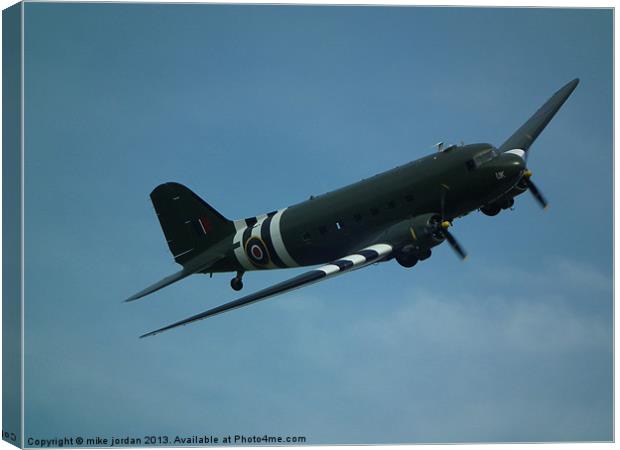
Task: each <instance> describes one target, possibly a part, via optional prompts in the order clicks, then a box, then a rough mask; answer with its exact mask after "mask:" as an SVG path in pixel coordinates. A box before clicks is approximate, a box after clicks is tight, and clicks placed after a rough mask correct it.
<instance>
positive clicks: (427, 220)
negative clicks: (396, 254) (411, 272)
mask: <svg viewBox="0 0 620 450" xmlns="http://www.w3.org/2000/svg"><path fill="white" fill-rule="evenodd" d="M384 239H385V241H387V242H388V243H390V244H391V245H392V246H393V247H394V248H395V249H406V251H407V252H408V253H415V254H418V255H424V254H426V253H427V251H428V250H430V249H431V248H432V247H435V246H436V245H439V244H441V243H442V242H443V241H444V239H445V237H444V235H443V233H442V232H441V217H439V215H438V214H422V215H419V216H416V217H412V218H411V219H405V220H403V221H402V222H398V223H396V224H394V225H392V226H391V227H390V228H389V229H388V230H387V231H386V233H385V235H384Z"/></svg>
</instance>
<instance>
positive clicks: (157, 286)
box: [125, 270, 194, 302]
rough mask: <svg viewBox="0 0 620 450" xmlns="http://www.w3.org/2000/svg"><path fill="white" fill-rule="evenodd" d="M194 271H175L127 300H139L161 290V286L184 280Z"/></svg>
mask: <svg viewBox="0 0 620 450" xmlns="http://www.w3.org/2000/svg"><path fill="white" fill-rule="evenodd" d="M192 273H194V272H190V271H189V270H180V271H179V272H177V273H173V274H172V275H169V276H167V277H166V278H162V279H161V280H159V281H158V282H157V283H153V284H152V285H150V286H149V287H147V288H146V289H142V290H141V291H140V292H138V293H137V294H134V295H132V296H131V297H129V298H128V299H127V300H125V301H126V302H132V301H134V300H138V299H139V298H142V297H144V296H145V295H149V294H152V293H153V292H155V291H159V290H160V289H161V288H165V287H166V286H169V285H171V284H172V283H174V282H176V281H179V280H182V279H183V278H185V277H189V276H190V275H191V274H192Z"/></svg>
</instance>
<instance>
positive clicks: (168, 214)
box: [151, 183, 235, 265]
mask: <svg viewBox="0 0 620 450" xmlns="http://www.w3.org/2000/svg"><path fill="white" fill-rule="evenodd" d="M151 201H152V202H153V207H154V208H155V212H156V213H157V218H158V219H159V223H160V224H161V228H162V230H163V231H164V235H165V236H166V240H167V242H168V247H169V248H170V252H171V253H172V256H173V257H174V260H175V261H176V262H178V263H179V264H181V265H185V263H187V262H188V261H189V260H190V259H192V258H193V257H195V256H197V255H198V254H200V253H201V252H203V251H204V250H206V249H207V248H209V247H210V246H212V245H214V244H216V243H217V242H219V241H221V240H222V239H224V238H225V237H226V236H227V235H229V234H231V233H233V232H234V230H235V227H234V225H233V222H231V221H230V220H228V219H226V218H225V217H224V216H222V215H221V214H220V213H219V212H217V211H216V210H215V209H213V207H211V206H210V205H209V204H208V203H207V202H205V201H204V200H203V199H201V198H200V197H198V195H196V194H195V193H194V192H192V191H191V190H190V189H188V188H186V187H185V186H183V185H182V184H179V183H164V184H161V185H159V186H157V187H156V188H155V189H154V190H153V192H151Z"/></svg>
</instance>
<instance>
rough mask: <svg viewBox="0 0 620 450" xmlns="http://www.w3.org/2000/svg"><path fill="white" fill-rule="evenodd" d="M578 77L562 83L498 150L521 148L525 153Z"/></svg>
mask: <svg viewBox="0 0 620 450" xmlns="http://www.w3.org/2000/svg"><path fill="white" fill-rule="evenodd" d="M578 84H579V78H575V79H574V80H573V81H571V82H569V83H567V84H566V85H564V86H563V87H562V88H561V89H560V90H559V91H557V92H556V93H555V94H553V96H552V97H551V98H550V99H549V100H547V102H546V103H545V104H544V105H542V106H541V107H540V109H539V110H538V111H536V112H535V113H534V115H533V116H532V117H530V118H529V119H528V121H527V122H525V123H524V124H523V125H522V126H521V128H519V129H518V130H517V131H516V132H515V133H514V134H513V135H512V136H510V137H509V138H508V140H507V141H506V142H504V143H503V144H502V146H501V147H500V148H499V151H500V152H505V151H508V150H512V149H521V150H524V151H525V152H526V153H527V150H528V149H529V148H530V145H532V143H533V142H534V141H535V140H536V138H537V137H538V135H539V134H540V133H541V132H542V130H544V129H545V127H546V126H547V124H548V123H549V122H550V121H551V119H553V116H555V113H557V112H558V110H559V109H560V108H561V107H562V105H563V104H564V102H565V101H566V99H568V97H569V96H570V95H571V94H572V93H573V91H574V90H575V88H576V87H577V85H578Z"/></svg>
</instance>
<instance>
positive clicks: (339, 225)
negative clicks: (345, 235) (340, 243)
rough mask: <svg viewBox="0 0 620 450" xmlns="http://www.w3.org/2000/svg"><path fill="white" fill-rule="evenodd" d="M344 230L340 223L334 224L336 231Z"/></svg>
mask: <svg viewBox="0 0 620 450" xmlns="http://www.w3.org/2000/svg"><path fill="white" fill-rule="evenodd" d="M343 228H344V225H343V224H342V222H340V221H338V222H336V229H337V230H342V229H343Z"/></svg>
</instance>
